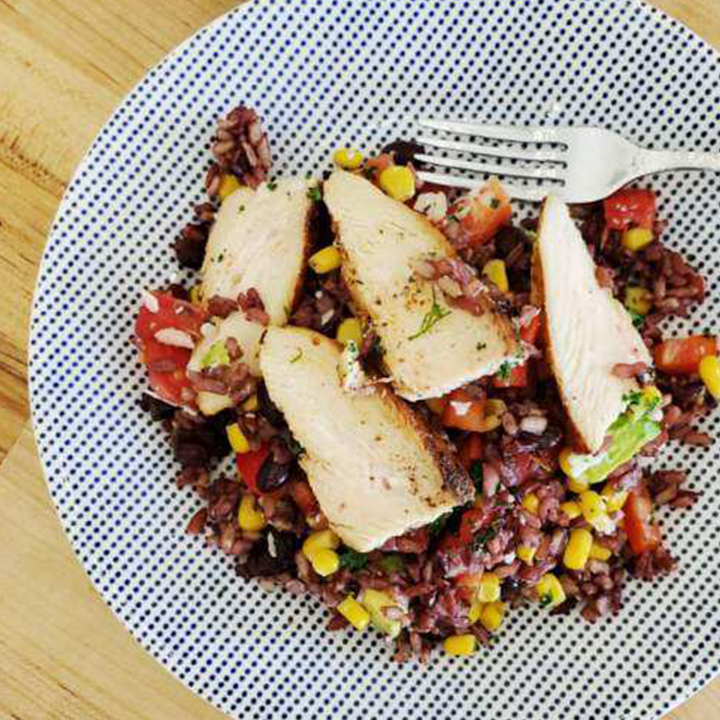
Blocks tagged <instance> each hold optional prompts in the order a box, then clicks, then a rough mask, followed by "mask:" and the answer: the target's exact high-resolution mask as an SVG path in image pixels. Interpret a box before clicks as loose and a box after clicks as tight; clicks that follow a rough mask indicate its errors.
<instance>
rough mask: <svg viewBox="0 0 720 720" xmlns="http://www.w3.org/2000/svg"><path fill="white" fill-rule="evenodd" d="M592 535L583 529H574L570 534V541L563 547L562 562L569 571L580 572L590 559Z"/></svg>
mask: <svg viewBox="0 0 720 720" xmlns="http://www.w3.org/2000/svg"><path fill="white" fill-rule="evenodd" d="M592 543H593V537H592V533H591V532H590V531H589V530H586V529H585V528H576V529H575V530H573V531H572V532H571V533H570V540H568V544H567V546H566V547H565V554H564V555H563V562H564V563H565V567H566V568H569V569H570V570H582V569H583V568H584V567H585V564H586V563H587V561H588V558H589V557H590V549H591V548H592Z"/></svg>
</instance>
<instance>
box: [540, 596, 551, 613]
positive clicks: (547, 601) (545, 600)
mask: <svg viewBox="0 0 720 720" xmlns="http://www.w3.org/2000/svg"><path fill="white" fill-rule="evenodd" d="M552 601H553V599H552V595H550V593H546V594H545V595H541V596H540V607H541V608H542V609H545V608H546V607H549V606H550V605H552Z"/></svg>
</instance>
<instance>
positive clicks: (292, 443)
mask: <svg viewBox="0 0 720 720" xmlns="http://www.w3.org/2000/svg"><path fill="white" fill-rule="evenodd" d="M286 443H287V446H288V449H289V450H290V452H291V453H292V454H293V455H294V456H295V457H300V456H301V455H304V454H305V448H304V447H303V446H302V445H301V444H300V443H299V442H298V441H297V440H296V439H295V438H294V437H293V436H292V435H290V437H288V438H287V439H286Z"/></svg>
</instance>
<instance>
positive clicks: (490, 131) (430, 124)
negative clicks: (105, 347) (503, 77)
mask: <svg viewBox="0 0 720 720" xmlns="http://www.w3.org/2000/svg"><path fill="white" fill-rule="evenodd" d="M419 124H420V125H421V126H422V127H426V128H431V129H433V130H442V131H443V132H449V133H458V134H460V135H476V136H478V137H485V138H490V139H493V140H505V141H507V142H518V143H560V144H563V143H562V140H561V139H560V137H559V133H558V131H557V130H556V129H555V128H549V127H534V128H529V127H521V126H517V125H484V124H483V123H478V122H470V121H467V120H434V119H433V118H423V119H421V120H419Z"/></svg>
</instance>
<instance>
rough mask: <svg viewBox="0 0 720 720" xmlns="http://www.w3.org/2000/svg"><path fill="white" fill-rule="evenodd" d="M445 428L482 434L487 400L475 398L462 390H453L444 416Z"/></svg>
mask: <svg viewBox="0 0 720 720" xmlns="http://www.w3.org/2000/svg"><path fill="white" fill-rule="evenodd" d="M442 423H443V425H445V427H454V428H458V429H459V430H470V431H471V432H482V430H483V429H484V427H485V400H484V399H482V398H474V397H472V396H470V395H469V394H468V392H467V391H466V390H463V389H462V388H460V389H458V390H453V392H451V393H450V395H449V398H448V403H447V405H446V406H445V409H444V410H443V414H442Z"/></svg>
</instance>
